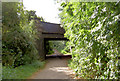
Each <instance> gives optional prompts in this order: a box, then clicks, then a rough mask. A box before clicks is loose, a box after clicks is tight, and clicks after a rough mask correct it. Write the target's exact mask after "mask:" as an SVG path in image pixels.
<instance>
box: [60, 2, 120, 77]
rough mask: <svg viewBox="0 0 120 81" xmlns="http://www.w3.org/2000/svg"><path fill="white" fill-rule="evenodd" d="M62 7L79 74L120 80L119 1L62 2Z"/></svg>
mask: <svg viewBox="0 0 120 81" xmlns="http://www.w3.org/2000/svg"><path fill="white" fill-rule="evenodd" d="M61 7H62V8H61V9H60V10H62V12H61V14H60V17H61V23H62V26H63V27H64V29H65V30H66V33H65V36H66V37H67V38H68V39H69V40H70V41H69V45H70V46H72V62H71V64H70V67H71V68H72V69H74V71H75V72H76V76H78V77H79V78H87V79H88V78H92V79H119V78H120V76H119V72H120V71H119V70H120V69H119V67H120V65H119V63H118V61H119V58H120V20H119V18H120V11H119V9H120V2H114V3H105V2H90V3H88V2H86V3H85V2H63V3H61Z"/></svg>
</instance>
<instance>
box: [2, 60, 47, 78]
mask: <svg viewBox="0 0 120 81" xmlns="http://www.w3.org/2000/svg"><path fill="white" fill-rule="evenodd" d="M44 64H45V62H40V61H35V62H33V63H32V64H26V65H23V66H19V67H16V68H13V67H6V66H3V67H2V79H27V78H28V77H30V76H32V74H33V73H34V72H36V71H38V70H39V69H41V68H43V66H44Z"/></svg>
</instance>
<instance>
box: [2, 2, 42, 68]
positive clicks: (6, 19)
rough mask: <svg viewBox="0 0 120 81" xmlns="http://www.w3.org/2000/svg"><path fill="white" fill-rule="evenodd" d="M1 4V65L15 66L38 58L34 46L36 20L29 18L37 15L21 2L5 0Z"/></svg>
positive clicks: (36, 32)
mask: <svg viewBox="0 0 120 81" xmlns="http://www.w3.org/2000/svg"><path fill="white" fill-rule="evenodd" d="M2 6H3V7H2V8H3V9H2V10H3V11H2V13H3V14H2V15H3V22H2V24H3V28H2V29H3V31H2V43H3V46H2V47H3V48H2V50H3V51H2V52H3V55H2V57H3V59H4V61H3V65H10V66H14V67H17V66H20V65H24V64H27V63H28V64H29V63H31V62H32V61H33V60H37V59H39V56H38V51H37V48H36V39H37V38H38V36H37V34H38V31H37V29H36V25H35V22H36V21H35V20H33V19H32V18H31V16H32V17H33V18H35V17H37V16H36V14H35V11H26V10H24V9H23V4H22V3H14V2H13V3H10V2H8V3H7V2H5V3H3V4H2ZM39 19H41V18H39ZM9 58H11V60H9Z"/></svg>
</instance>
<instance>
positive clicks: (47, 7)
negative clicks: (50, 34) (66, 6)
mask: <svg viewBox="0 0 120 81" xmlns="http://www.w3.org/2000/svg"><path fill="white" fill-rule="evenodd" d="M23 4H24V7H25V8H26V10H35V11H36V14H37V15H38V16H40V17H41V16H42V17H43V18H44V19H45V21H46V22H51V23H58V24H59V23H60V19H59V18H58V14H59V10H58V7H59V4H58V3H57V4H56V3H55V1H54V0H23Z"/></svg>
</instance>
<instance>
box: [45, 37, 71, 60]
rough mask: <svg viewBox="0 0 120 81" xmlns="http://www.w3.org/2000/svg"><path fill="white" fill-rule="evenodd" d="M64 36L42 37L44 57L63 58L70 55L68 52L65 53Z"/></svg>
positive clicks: (65, 40)
mask: <svg viewBox="0 0 120 81" xmlns="http://www.w3.org/2000/svg"><path fill="white" fill-rule="evenodd" d="M67 41H68V39H66V38H46V39H44V47H45V49H44V50H45V59H48V58H64V57H71V55H70V54H65V53H64V49H65V48H66V42H67Z"/></svg>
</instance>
